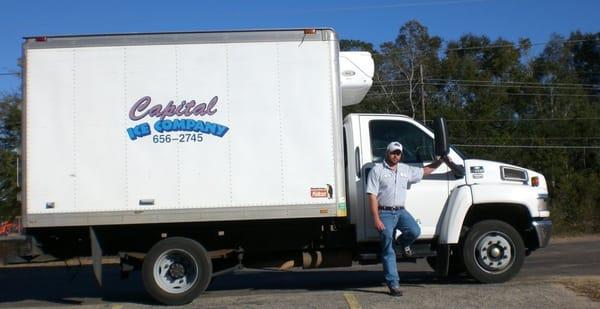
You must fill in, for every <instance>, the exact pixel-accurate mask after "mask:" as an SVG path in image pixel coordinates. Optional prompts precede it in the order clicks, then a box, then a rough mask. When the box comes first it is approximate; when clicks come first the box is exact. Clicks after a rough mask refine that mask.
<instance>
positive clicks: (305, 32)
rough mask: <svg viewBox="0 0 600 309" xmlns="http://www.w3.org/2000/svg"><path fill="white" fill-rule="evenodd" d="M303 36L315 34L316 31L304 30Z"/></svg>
mask: <svg viewBox="0 0 600 309" xmlns="http://www.w3.org/2000/svg"><path fill="white" fill-rule="evenodd" d="M304 34H317V29H304Z"/></svg>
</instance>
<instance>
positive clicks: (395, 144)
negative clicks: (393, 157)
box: [385, 142, 402, 152]
mask: <svg viewBox="0 0 600 309" xmlns="http://www.w3.org/2000/svg"><path fill="white" fill-rule="evenodd" d="M396 150H400V152H402V144H400V143H399V142H391V143H390V144H389V145H387V148H386V150H385V151H386V152H393V151H396Z"/></svg>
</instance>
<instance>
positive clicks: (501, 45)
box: [446, 39, 600, 51]
mask: <svg viewBox="0 0 600 309" xmlns="http://www.w3.org/2000/svg"><path fill="white" fill-rule="evenodd" d="M588 41H600V39H580V40H554V41H546V42H536V43H529V44H527V45H530V46H535V45H545V44H548V43H554V42H558V43H564V44H571V43H580V42H588ZM521 45H524V44H518V43H512V44H492V45H487V46H471V47H457V48H446V51H456V50H473V49H493V48H504V47H521Z"/></svg>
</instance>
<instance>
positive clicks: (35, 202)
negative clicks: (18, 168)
mask: <svg viewBox="0 0 600 309" xmlns="http://www.w3.org/2000/svg"><path fill="white" fill-rule="evenodd" d="M23 53H24V59H25V70H24V72H25V76H24V84H25V85H24V94H25V104H24V113H23V115H24V116H23V117H24V119H23V124H24V125H23V126H24V141H23V156H24V194H23V196H24V207H23V212H24V213H23V214H24V221H23V222H24V225H25V226H26V227H45V226H77V225H79V226H85V225H105V224H111V225H114V224H134V223H159V222H160V223H162V222H202V221H231V220H251V219H278V218H308V217H332V216H345V215H346V205H345V190H344V181H343V177H344V176H343V175H344V174H343V173H344V172H343V157H342V150H341V145H342V142H341V114H342V113H341V103H340V93H339V91H340V87H339V83H340V81H339V63H338V53H339V50H338V42H337V37H336V35H335V32H333V31H332V30H330V29H316V30H302V29H300V30H279V31H229V32H202V33H198V32H192V33H169V34H127V35H98V36H61V37H36V38H34V37H32V38H26V42H25V44H24V48H23Z"/></svg>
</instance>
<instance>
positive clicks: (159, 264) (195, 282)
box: [142, 237, 212, 305]
mask: <svg viewBox="0 0 600 309" xmlns="http://www.w3.org/2000/svg"><path fill="white" fill-rule="evenodd" d="M211 277H212V263H211V261H210V258H209V256H208V253H207V252H206V250H205V249H204V247H202V245H200V244H199V243H198V242H196V241H194V240H192V239H189V238H183V237H171V238H167V239H164V240H161V241H159V242H158V243H156V244H155V245H154V246H153V247H152V249H150V251H149V252H148V254H147V255H146V256H145V257H144V263H143V264H142V280H143V282H144V287H145V288H146V291H147V292H148V294H150V296H152V298H154V299H155V300H157V301H159V302H160V303H163V304H165V305H184V304H187V303H190V302H191V301H193V300H194V299H195V298H196V297H198V295H200V293H202V292H204V291H205V290H206V288H207V287H208V284H209V283H210V279H211Z"/></svg>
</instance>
